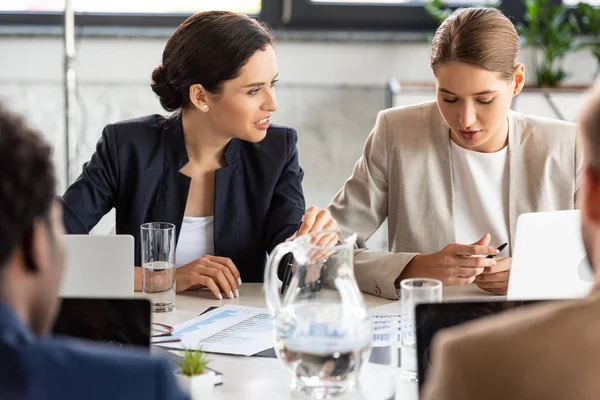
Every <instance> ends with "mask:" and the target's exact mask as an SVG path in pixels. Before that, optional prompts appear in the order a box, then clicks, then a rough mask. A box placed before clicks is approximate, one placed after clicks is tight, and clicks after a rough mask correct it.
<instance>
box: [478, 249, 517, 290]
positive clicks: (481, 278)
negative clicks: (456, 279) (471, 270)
mask: <svg viewBox="0 0 600 400" xmlns="http://www.w3.org/2000/svg"><path fill="white" fill-rule="evenodd" d="M496 261H497V263H496V265H495V266H494V267H486V268H485V270H484V271H483V272H482V273H481V274H479V275H477V277H476V278H475V280H474V281H473V282H474V283H475V284H476V285H477V286H479V287H480V288H481V289H483V290H485V291H486V292H490V293H495V294H501V295H506V293H507V292H508V279H509V278H510V267H511V266H512V258H511V257H496Z"/></svg>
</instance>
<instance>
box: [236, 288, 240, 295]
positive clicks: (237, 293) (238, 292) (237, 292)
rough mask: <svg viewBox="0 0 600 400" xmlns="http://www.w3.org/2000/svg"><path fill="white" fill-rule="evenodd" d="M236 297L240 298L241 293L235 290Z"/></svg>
mask: <svg viewBox="0 0 600 400" xmlns="http://www.w3.org/2000/svg"><path fill="white" fill-rule="evenodd" d="M235 297H240V291H239V290H237V289H235Z"/></svg>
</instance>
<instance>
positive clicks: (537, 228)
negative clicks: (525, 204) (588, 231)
mask: <svg viewBox="0 0 600 400" xmlns="http://www.w3.org/2000/svg"><path fill="white" fill-rule="evenodd" d="M593 282H594V273H593V271H592V268H591V267H590V265H589V262H588V260H587V256H586V252H585V248H584V246H583V241H582V238H581V213H580V212H579V211H578V210H570V211H553V212H539V213H528V214H522V215H521V216H519V219H518V220H517V232H516V237H515V248H514V251H513V260H512V267H511V272H510V280H509V283H508V293H507V299H509V300H525V299H565V298H578V297H584V296H586V295H587V293H588V292H589V291H590V289H591V288H592V286H593Z"/></svg>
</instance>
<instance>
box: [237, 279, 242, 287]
mask: <svg viewBox="0 0 600 400" xmlns="http://www.w3.org/2000/svg"><path fill="white" fill-rule="evenodd" d="M238 285H240V286H242V278H241V277H240V278H238Z"/></svg>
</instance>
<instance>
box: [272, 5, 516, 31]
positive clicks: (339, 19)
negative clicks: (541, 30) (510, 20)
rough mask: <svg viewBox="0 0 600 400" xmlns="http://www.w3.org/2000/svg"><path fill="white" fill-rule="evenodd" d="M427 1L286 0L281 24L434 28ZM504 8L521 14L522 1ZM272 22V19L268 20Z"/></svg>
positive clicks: (328, 26)
mask: <svg viewBox="0 0 600 400" xmlns="http://www.w3.org/2000/svg"><path fill="white" fill-rule="evenodd" d="M425 2H426V0H283V9H282V13H281V15H282V16H283V18H282V19H281V23H282V25H283V26H284V27H285V26H288V27H294V28H299V29H302V28H319V27H320V28H330V29H336V28H340V29H359V30H360V29H365V30H406V31H422V32H423V31H433V30H435V29H436V28H437V23H436V22H435V21H434V20H433V18H431V17H430V16H429V15H428V14H427V12H426V11H425V8H424V7H423V5H424V4H425ZM491 3H495V1H494V0H449V1H447V4H449V5H450V6H451V7H454V8H458V7H465V6H482V5H487V4H491ZM500 8H501V10H502V11H503V12H504V13H505V14H506V15H509V16H513V17H514V16H521V15H522V10H523V9H524V8H523V3H522V1H518V0H504V1H503V2H502V5H501V7H500ZM269 22H271V21H269Z"/></svg>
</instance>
